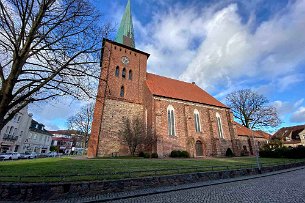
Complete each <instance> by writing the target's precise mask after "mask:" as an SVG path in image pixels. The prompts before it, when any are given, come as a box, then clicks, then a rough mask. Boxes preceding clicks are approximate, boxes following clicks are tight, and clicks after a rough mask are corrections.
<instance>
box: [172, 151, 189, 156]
mask: <svg viewBox="0 0 305 203" xmlns="http://www.w3.org/2000/svg"><path fill="white" fill-rule="evenodd" d="M170 157H172V158H189V157H190V154H189V153H188V152H187V151H181V150H173V151H172V152H171V154H170Z"/></svg>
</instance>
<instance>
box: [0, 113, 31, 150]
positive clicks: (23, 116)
mask: <svg viewBox="0 0 305 203" xmlns="http://www.w3.org/2000/svg"><path fill="white" fill-rule="evenodd" d="M31 120H32V114H29V113H28V107H25V108H23V109H21V110H20V111H19V112H18V113H17V114H16V115H15V116H14V118H13V119H12V120H11V121H9V122H8V123H7V124H6V125H5V126H4V128H3V129H2V130H1V132H0V152H21V153H22V152H24V151H25V149H24V146H23V143H24V141H25V140H26V138H27V136H28V133H29V127H30V125H31Z"/></svg>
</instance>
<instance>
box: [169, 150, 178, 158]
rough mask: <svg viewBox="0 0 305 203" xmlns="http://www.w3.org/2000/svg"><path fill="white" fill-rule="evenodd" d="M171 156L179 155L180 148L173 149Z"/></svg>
mask: <svg viewBox="0 0 305 203" xmlns="http://www.w3.org/2000/svg"><path fill="white" fill-rule="evenodd" d="M170 157H173V158H175V157H179V151H178V150H173V151H172V152H171V154H170Z"/></svg>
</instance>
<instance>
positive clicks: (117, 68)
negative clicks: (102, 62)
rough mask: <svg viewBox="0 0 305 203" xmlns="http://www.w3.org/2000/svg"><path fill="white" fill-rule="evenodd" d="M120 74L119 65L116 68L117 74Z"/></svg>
mask: <svg viewBox="0 0 305 203" xmlns="http://www.w3.org/2000/svg"><path fill="white" fill-rule="evenodd" d="M119 75H120V67H119V66H117V67H116V68H115V76H117V77H119Z"/></svg>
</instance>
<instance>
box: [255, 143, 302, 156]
mask: <svg viewBox="0 0 305 203" xmlns="http://www.w3.org/2000/svg"><path fill="white" fill-rule="evenodd" d="M259 155H260V156H261V157H266V158H295V159H301V158H305V147H303V146H300V147H296V148H287V147H280V148H277V149H273V150H272V149H264V150H260V152H259Z"/></svg>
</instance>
